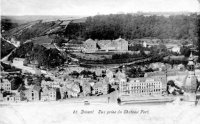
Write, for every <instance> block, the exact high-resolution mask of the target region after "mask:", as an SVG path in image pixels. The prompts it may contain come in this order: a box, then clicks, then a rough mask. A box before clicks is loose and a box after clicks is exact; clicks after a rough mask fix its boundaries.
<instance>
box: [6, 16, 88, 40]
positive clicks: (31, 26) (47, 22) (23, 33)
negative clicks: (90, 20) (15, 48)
mask: <svg viewBox="0 0 200 124" xmlns="http://www.w3.org/2000/svg"><path fill="white" fill-rule="evenodd" d="M31 17H32V16H31ZM38 18H42V17H38ZM38 18H35V19H34V21H31V22H27V23H23V24H21V25H19V26H17V27H15V28H13V29H10V30H8V31H5V32H3V33H2V36H3V37H4V38H6V39H8V40H11V38H14V39H15V40H17V41H21V42H25V41H27V40H32V39H35V38H37V37H41V36H46V35H52V34H63V33H64V32H65V29H66V27H67V26H68V24H70V23H83V22H85V20H86V18H64V17H63V18H59V19H58V17H54V16H53V17H51V16H50V17H48V18H42V19H41V20H36V19H38ZM62 19H66V20H62ZM30 20H31V19H30Z"/></svg>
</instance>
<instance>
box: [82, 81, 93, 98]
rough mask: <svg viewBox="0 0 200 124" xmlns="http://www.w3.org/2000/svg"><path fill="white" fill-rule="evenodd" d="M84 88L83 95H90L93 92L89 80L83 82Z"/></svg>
mask: <svg viewBox="0 0 200 124" xmlns="http://www.w3.org/2000/svg"><path fill="white" fill-rule="evenodd" d="M82 89H83V95H84V96H89V95H90V94H91V93H92V88H91V85H90V84H89V83H87V82H85V83H84V84H83V86H82Z"/></svg>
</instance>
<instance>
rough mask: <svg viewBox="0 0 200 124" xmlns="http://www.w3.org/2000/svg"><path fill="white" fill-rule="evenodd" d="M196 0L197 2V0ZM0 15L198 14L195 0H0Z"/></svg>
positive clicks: (199, 8)
mask: <svg viewBox="0 0 200 124" xmlns="http://www.w3.org/2000/svg"><path fill="white" fill-rule="evenodd" d="M199 1H200V0H199ZM0 4H1V15H83V16H84V15H96V14H111V13H112V14H115V13H122V12H123V13H135V12H138V11H142V12H182V11H187V12H199V11H200V2H198V0H1V3H0Z"/></svg>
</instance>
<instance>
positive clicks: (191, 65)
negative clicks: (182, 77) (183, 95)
mask: <svg viewBox="0 0 200 124" xmlns="http://www.w3.org/2000/svg"><path fill="white" fill-rule="evenodd" d="M187 68H188V75H187V78H186V81H185V84H184V90H185V91H186V92H194V91H195V90H196V86H197V78H196V76H195V62H194V56H193V54H192V52H191V54H190V56H189V58H188V64H187Z"/></svg>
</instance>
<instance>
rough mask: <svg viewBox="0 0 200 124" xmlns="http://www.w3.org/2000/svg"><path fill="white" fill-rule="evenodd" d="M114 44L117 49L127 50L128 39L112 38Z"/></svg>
mask: <svg viewBox="0 0 200 124" xmlns="http://www.w3.org/2000/svg"><path fill="white" fill-rule="evenodd" d="M113 44H114V46H115V47H116V50H117V51H128V41H126V40H125V39H122V38H118V39H116V40H114V43H113Z"/></svg>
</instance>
